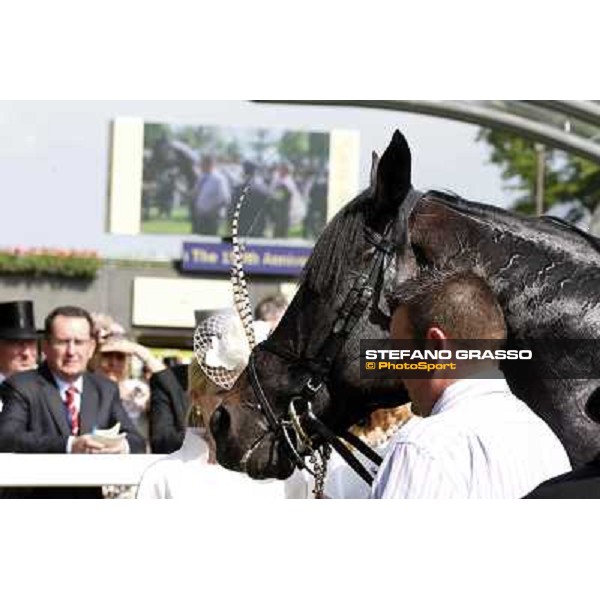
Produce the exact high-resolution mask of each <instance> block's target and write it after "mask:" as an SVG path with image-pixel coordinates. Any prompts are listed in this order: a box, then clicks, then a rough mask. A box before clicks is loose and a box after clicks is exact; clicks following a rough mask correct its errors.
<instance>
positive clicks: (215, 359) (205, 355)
mask: <svg viewBox="0 0 600 600" xmlns="http://www.w3.org/2000/svg"><path fill="white" fill-rule="evenodd" d="M252 327H253V328H254V336H255V338H256V343H257V344H258V343H260V342H262V341H263V340H265V339H267V336H268V335H269V332H270V329H271V327H270V325H269V324H268V323H267V322H265V321H255V322H254V323H252ZM194 354H195V356H196V360H197V361H198V364H199V365H200V368H201V369H202V370H203V371H204V373H205V374H206V376H207V377H208V378H209V379H210V380H211V381H212V382H213V383H214V384H215V385H217V386H218V387H220V388H223V389H226V390H230V389H231V388H232V387H233V385H234V384H235V382H236V381H237V378H238V377H239V376H240V374H241V373H242V371H243V370H244V369H245V368H246V365H247V364H248V359H249V358H250V344H249V342H248V338H247V337H246V333H245V331H244V326H243V324H242V321H241V319H240V317H239V316H238V315H237V313H226V314H218V315H214V316H212V317H209V318H208V319H206V320H204V321H202V323H200V325H198V327H197V328H196V331H195V332H194Z"/></svg>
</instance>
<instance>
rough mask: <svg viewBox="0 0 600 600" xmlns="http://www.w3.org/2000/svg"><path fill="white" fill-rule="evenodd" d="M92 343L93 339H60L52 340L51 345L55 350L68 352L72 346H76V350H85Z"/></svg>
mask: <svg viewBox="0 0 600 600" xmlns="http://www.w3.org/2000/svg"><path fill="white" fill-rule="evenodd" d="M91 341H92V339H91V338H84V339H78V338H72V339H68V340H62V339H60V338H52V339H51V340H50V343H51V344H52V345H53V346H54V347H55V348H59V349H60V350H66V349H67V348H68V347H69V345H70V344H73V346H75V348H85V346H87V345H88V344H89V343H90V342H91Z"/></svg>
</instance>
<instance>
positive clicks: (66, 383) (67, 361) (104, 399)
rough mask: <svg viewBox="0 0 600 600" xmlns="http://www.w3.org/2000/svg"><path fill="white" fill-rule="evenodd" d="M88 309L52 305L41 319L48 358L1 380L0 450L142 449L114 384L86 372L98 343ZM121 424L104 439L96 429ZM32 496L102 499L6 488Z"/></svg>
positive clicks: (97, 493) (93, 492)
mask: <svg viewBox="0 0 600 600" xmlns="http://www.w3.org/2000/svg"><path fill="white" fill-rule="evenodd" d="M93 327H94V324H93V321H92V318H91V316H90V314H89V313H88V312H87V311H86V310H84V309H82V308H80V307H76V306H61V307H58V308H56V309H54V310H53V311H52V312H51V313H50V314H49V315H48V316H47V317H46V320H45V332H44V340H43V342H42V349H43V352H44V355H45V357H46V360H45V361H44V362H43V363H42V364H41V365H40V366H39V367H38V369H36V370H33V371H26V372H22V373H16V374H14V375H12V376H11V377H9V378H8V379H7V380H6V382H5V383H4V386H5V393H4V409H3V411H2V412H1V413H0V451H1V452H26V453H68V454H70V453H73V454H76V453H80V454H82V453H85V454H106V453H110V454H116V453H120V454H124V453H130V452H132V453H143V452H144V451H145V443H144V439H143V437H142V436H141V435H140V434H139V433H138V432H137V431H136V429H135V427H134V425H133V423H132V422H131V420H130V419H129V417H128V416H127V413H126V412H125V410H124V408H123V405H122V403H121V400H120V397H119V390H118V387H117V385H116V384H115V383H114V382H112V381H110V380H109V379H107V378H106V377H104V376H102V375H99V374H96V373H90V372H88V371H87V367H88V362H89V360H90V358H91V357H92V355H93V353H94V349H95V345H96V342H95V340H94V338H93ZM117 423H119V425H120V431H121V432H122V433H124V434H125V435H124V437H123V438H121V439H120V441H119V443H116V444H106V443H104V442H101V441H99V440H98V439H95V437H94V436H93V433H94V430H95V429H107V428H111V427H113V426H115V425H116V424H117ZM7 493H8V495H10V496H20V497H32V498H101V497H102V491H101V489H100V488H68V487H61V488H51V487H47V488H38V489H33V490H28V489H25V488H23V489H19V490H16V491H14V490H13V491H8V492H6V491H5V494H4V495H5V496H6V495H7Z"/></svg>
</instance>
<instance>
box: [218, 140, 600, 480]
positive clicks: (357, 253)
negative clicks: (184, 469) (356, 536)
mask: <svg viewBox="0 0 600 600" xmlns="http://www.w3.org/2000/svg"><path fill="white" fill-rule="evenodd" d="M591 246H594V247H591ZM597 250H598V244H597V241H596V242H594V241H593V240H590V239H589V238H586V236H585V235H582V234H581V232H578V231H572V230H569V229H568V228H565V227H560V226H557V225H556V224H554V223H550V222H547V221H544V220H540V219H532V218H527V217H521V216H518V215H514V214H512V213H510V212H508V211H504V210H501V209H498V208H494V207H491V206H487V205H481V204H476V203H472V202H467V201H466V200H463V199H461V198H458V197H455V196H450V195H446V194H441V193H439V192H428V193H427V194H419V193H417V192H416V191H415V190H414V189H413V188H412V185H411V154H410V150H409V147H408V144H407V142H406V140H405V138H404V137H403V136H402V135H401V134H400V133H399V132H395V133H394V136H393V137H392V140H391V142H390V144H389V146H388V148H387V149H386V150H385V152H384V154H383V155H382V157H381V159H379V160H377V157H376V156H374V159H373V167H372V171H371V185H370V187H369V188H368V189H367V190H365V191H364V192H363V193H361V194H360V195H359V196H358V197H357V198H355V199H354V200H353V201H351V202H350V203H349V204H348V205H346V206H345V207H344V208H343V209H342V210H341V211H340V212H339V213H338V214H337V215H336V216H335V218H334V219H333V220H332V221H331V222H330V223H329V225H328V226H327V227H326V229H325V230H324V232H323V233H322V235H321V236H320V238H319V239H318V241H317V243H316V245H315V248H314V250H313V252H312V254H311V257H310V259H309V261H308V263H307V266H306V268H305V271H304V273H303V276H302V278H301V281H300V285H299V288H298V291H297V293H296V296H295V298H294V300H293V302H292V303H291V305H290V306H289V308H288V310H287V311H286V313H285V315H284V317H283V319H282V320H281V322H280V324H279V325H278V327H277V328H276V330H275V331H274V332H273V334H272V335H271V337H270V338H269V339H268V340H267V341H266V342H263V343H262V344H260V345H259V346H257V347H256V348H255V349H254V351H253V352H252V355H251V360H250V363H249V366H248V368H247V369H246V370H245V371H244V373H243V374H242V376H241V377H240V378H239V380H238V382H237V383H236V386H235V387H234V388H233V390H232V392H231V394H229V395H228V396H227V398H226V399H225V400H224V402H223V404H222V405H221V407H220V408H219V409H218V410H217V411H216V412H215V413H214V415H213V418H212V420H211V430H212V432H213V434H214V437H215V440H216V442H217V459H218V461H219V462H220V463H221V464H222V465H224V466H226V467H228V468H232V469H237V470H245V471H246V472H247V473H248V474H249V475H251V476H252V477H256V478H263V477H279V478H285V477H287V476H288V475H289V474H290V473H291V472H292V470H293V468H294V464H295V460H297V456H296V455H297V454H298V453H301V452H302V444H301V443H300V442H301V440H299V439H298V437H297V436H294V435H293V433H292V434H290V431H289V430H288V429H286V427H285V425H284V424H285V423H286V422H287V421H288V420H289V415H290V411H291V409H292V408H294V407H295V403H296V402H297V401H299V399H306V397H307V396H308V397H309V398H310V409H311V411H312V413H313V414H314V415H316V417H317V418H318V419H319V420H320V421H321V422H322V423H324V424H325V425H326V426H327V427H329V428H330V429H331V430H333V432H335V433H339V432H341V431H343V430H344V429H346V428H347V427H349V426H350V425H352V424H353V423H355V422H357V421H358V420H359V419H361V418H362V417H364V416H365V415H366V414H368V413H370V412H371V411H373V410H374V409H376V408H382V407H389V406H398V405H401V404H404V403H406V402H408V400H409V399H408V396H407V394H406V391H405V389H404V387H403V386H402V384H401V382H400V381H398V380H391V379H366V378H363V379H361V377H360V369H359V361H360V358H361V357H360V344H359V342H360V340H361V339H370V340H375V339H385V338H387V337H388V336H389V325H390V314H389V310H388V307H387V302H386V296H387V294H388V292H391V291H395V292H396V293H397V292H398V290H399V289H400V290H402V287H403V286H405V287H406V289H410V288H411V285H405V284H407V282H411V283H414V281H415V280H416V279H417V275H419V276H420V277H419V279H422V276H423V275H425V276H427V274H428V273H432V274H435V273H439V272H448V271H457V270H460V271H467V270H468V271H473V272H476V273H477V274H478V275H480V276H482V277H483V278H484V279H485V280H486V281H487V282H488V284H489V285H490V287H491V288H492V290H493V291H494V292H495V294H496V296H497V297H498V299H499V301H500V304H501V305H502V308H503V310H504V313H505V318H506V321H507V330H508V336H509V343H515V344H517V345H519V347H529V346H528V344H529V343H530V341H531V340H532V339H536V338H537V339H543V338H544V337H545V336H553V337H556V336H557V335H558V336H563V337H566V338H575V339H580V338H587V339H598V338H599V337H600V269H599V268H598V267H600V254H599V253H598V252H597ZM599 354H600V353H599ZM598 360H599V361H600V357H599V359H598ZM574 364H575V367H573V365H574ZM580 364H581V365H583V362H581V363H580ZM586 364H587V366H586V369H585V370H583V368H582V367H579V366H578V363H577V361H573V360H570V358H569V357H568V356H559V355H558V354H555V355H554V356H550V354H548V353H546V354H544V353H541V354H540V355H539V357H538V358H537V360H536V361H534V362H533V363H532V364H531V365H529V366H528V370H527V372H526V373H523V372H521V371H519V368H518V367H516V366H514V365H510V364H507V365H506V367H504V365H503V370H504V372H505V375H506V378H507V380H508V383H509V385H510V386H511V387H512V388H513V391H515V393H517V395H518V396H520V397H521V398H522V399H524V400H525V401H526V402H527V403H528V404H529V405H530V406H531V407H532V408H533V409H534V410H535V411H536V412H538V414H540V416H542V417H543V418H544V419H545V420H546V421H547V422H548V423H549V424H550V426H551V427H552V428H553V429H554V430H555V432H556V433H557V434H558V435H559V437H560V438H561V440H562V441H563V444H564V445H565V447H566V449H567V451H568V452H569V455H570V458H571V460H572V462H573V463H574V464H578V463H580V462H582V461H584V460H587V459H589V458H591V456H592V455H593V454H595V453H597V452H598V451H600V436H598V433H599V428H598V425H597V424H596V423H595V422H594V421H592V420H591V419H589V417H588V416H587V414H586V412H585V404H586V402H587V400H588V398H589V397H590V395H591V394H592V393H593V392H594V391H595V390H596V389H597V388H598V387H599V385H600V362H594V364H592V365H590V364H589V361H588V362H587V363H586ZM549 365H550V366H551V367H552V370H553V371H552V372H553V377H554V379H548V378H547V377H548V375H547V373H548V367H549ZM578 369H579V370H578ZM300 409H301V410H305V409H306V406H305V404H303V405H302V406H300ZM321 441H322V440H321ZM315 443H319V441H318V440H317V441H316V442H315Z"/></svg>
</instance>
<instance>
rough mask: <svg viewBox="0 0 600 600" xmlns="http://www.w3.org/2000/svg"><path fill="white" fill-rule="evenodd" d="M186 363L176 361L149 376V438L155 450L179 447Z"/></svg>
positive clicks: (184, 412)
mask: <svg viewBox="0 0 600 600" xmlns="http://www.w3.org/2000/svg"><path fill="white" fill-rule="evenodd" d="M187 373H188V366H187V365H175V366H173V367H170V368H166V369H163V370H162V371H158V372H156V373H153V374H152V377H151V378H150V382H149V384H150V412H149V439H150V449H151V451H152V452H153V453H155V454H170V453H171V452H175V451H176V450H179V448H181V444H182V443H183V438H184V436H185V429H186V415H187V413H188V406H189V402H188V399H187V394H186V390H187V379H188V376H187Z"/></svg>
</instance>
